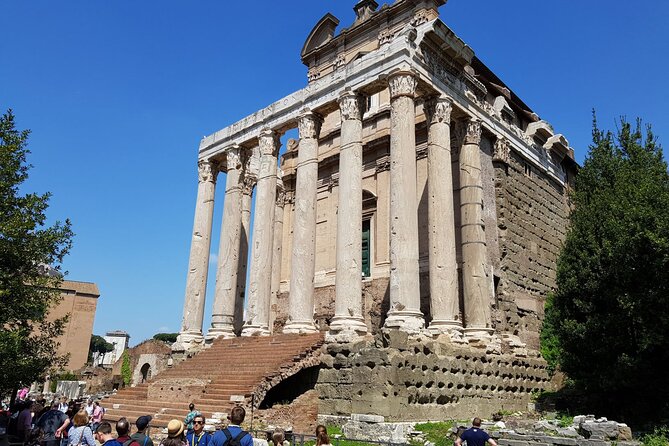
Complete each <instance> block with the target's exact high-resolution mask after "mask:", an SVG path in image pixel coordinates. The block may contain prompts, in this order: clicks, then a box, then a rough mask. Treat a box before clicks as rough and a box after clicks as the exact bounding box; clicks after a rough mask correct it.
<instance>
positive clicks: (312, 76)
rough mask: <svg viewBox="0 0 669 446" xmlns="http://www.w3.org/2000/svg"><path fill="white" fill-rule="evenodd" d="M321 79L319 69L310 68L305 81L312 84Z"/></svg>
mask: <svg viewBox="0 0 669 446" xmlns="http://www.w3.org/2000/svg"><path fill="white" fill-rule="evenodd" d="M320 77H321V69H320V68H319V67H311V68H309V71H307V80H308V81H309V82H313V81H315V80H316V79H320Z"/></svg>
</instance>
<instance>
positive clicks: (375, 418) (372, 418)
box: [351, 413, 385, 423]
mask: <svg viewBox="0 0 669 446" xmlns="http://www.w3.org/2000/svg"><path fill="white" fill-rule="evenodd" d="M351 420H353V421H358V422H364V423H383V422H384V421H385V418H384V417H382V416H381V415H368V414H364V413H352V414H351Z"/></svg>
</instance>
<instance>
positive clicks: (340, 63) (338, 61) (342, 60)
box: [332, 53, 346, 70]
mask: <svg viewBox="0 0 669 446" xmlns="http://www.w3.org/2000/svg"><path fill="white" fill-rule="evenodd" d="M345 65H346V55H345V54H344V53H341V54H337V57H336V58H335V60H334V62H333V63H332V66H333V67H334V69H335V70H338V69H340V68H342V67H344V66H345Z"/></svg>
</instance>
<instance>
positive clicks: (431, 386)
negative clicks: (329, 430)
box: [316, 338, 551, 422]
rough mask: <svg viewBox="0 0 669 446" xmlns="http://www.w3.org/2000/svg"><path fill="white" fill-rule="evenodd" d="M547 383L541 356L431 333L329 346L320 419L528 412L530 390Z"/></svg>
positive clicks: (318, 387)
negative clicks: (449, 339) (448, 339)
mask: <svg viewBox="0 0 669 446" xmlns="http://www.w3.org/2000/svg"><path fill="white" fill-rule="evenodd" d="M550 388H551V382H550V377H549V374H548V371H547V369H546V362H545V361H544V360H543V359H541V358H540V357H538V356H536V357H521V356H516V355H513V354H511V353H505V354H502V353H500V354H496V353H487V352H486V349H483V348H476V347H472V346H469V345H456V344H453V343H449V342H441V341H438V340H430V339H428V338H424V339H423V340H407V339H405V340H398V339H392V340H391V342H388V340H385V341H384V340H381V339H380V338H377V339H376V340H366V341H360V342H357V343H349V344H329V345H328V346H327V348H326V353H325V354H324V355H323V357H322V369H321V371H320V375H319V380H318V384H317V385H316V390H318V392H319V395H320V401H319V416H322V417H325V418H328V419H330V420H331V419H332V418H333V417H348V416H349V415H350V414H369V415H377V416H380V417H383V418H384V419H385V421H389V422H394V421H426V420H444V419H467V418H471V417H474V416H481V417H486V416H490V415H491V414H493V413H495V412H497V411H499V410H510V411H525V410H527V407H528V403H530V402H531V400H532V393H533V392H538V391H540V390H547V389H550Z"/></svg>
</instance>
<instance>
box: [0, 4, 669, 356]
mask: <svg viewBox="0 0 669 446" xmlns="http://www.w3.org/2000/svg"><path fill="white" fill-rule="evenodd" d="M354 3H355V2H354V0H320V1H315V0H290V1H283V2H279V1H269V0H258V1H256V2H254V3H249V2H233V1H214V0H201V1H197V2H185V1H174V0H160V1H158V0H143V1H141V2H137V1H129V0H116V1H113V2H111V1H107V2H103V1H96V0H72V1H62V2H53V1H50V0H31V1H18V0H15V1H8V0H0V4H1V5H2V14H1V15H0V30H2V31H1V32H2V38H1V39H0V54H2V55H3V57H2V62H0V109H2V110H3V111H4V110H5V109H7V108H12V109H13V110H14V113H15V114H16V116H17V123H18V126H19V127H20V128H30V129H32V136H31V138H30V149H31V151H32V154H31V155H30V162H31V163H32V164H33V165H34V166H35V167H34V169H33V170H32V171H31V177H30V179H29V181H28V183H27V184H26V188H25V190H26V191H37V192H44V191H51V192H52V193H53V198H52V200H51V207H50V209H49V216H50V218H51V219H52V220H56V219H60V220H62V219H65V218H68V217H69V218H70V219H71V220H72V222H73V227H74V231H75V233H76V238H75V239H74V248H73V250H72V252H71V254H70V255H69V257H68V258H67V259H66V261H65V269H66V270H68V271H69V276H68V278H69V279H71V280H82V281H93V282H96V283H97V284H98V285H99V287H100V291H101V293H102V296H101V298H100V301H99V304H98V311H97V316H96V320H95V329H94V331H95V333H97V334H103V333H104V332H106V331H108V330H115V329H123V330H126V331H128V332H129V333H130V334H131V344H136V343H138V342H140V341H142V340H143V339H146V338H149V337H151V336H152V335H153V334H155V333H157V332H159V331H178V330H179V326H180V321H181V315H182V305H183V294H184V287H185V277H186V269H187V266H188V254H189V248H190V236H191V230H192V223H193V213H194V206H195V196H196V188H197V173H196V171H197V169H196V161H197V147H198V143H199V140H200V138H201V137H202V136H204V135H208V134H210V133H212V132H214V131H216V130H218V129H220V128H223V127H225V126H227V125H229V124H231V123H232V122H234V121H236V120H238V119H240V118H243V117H244V116H246V115H248V114H250V113H252V112H254V111H256V110H257V109H260V108H262V107H264V106H266V105H269V104H270V103H272V102H274V101H275V100H277V99H279V98H281V97H283V96H285V95H287V94H290V93H292V92H293V91H296V90H298V89H300V88H302V87H303V86H305V85H306V67H304V66H303V65H302V64H301V62H300V58H299V54H300V50H301V48H302V45H303V43H304V40H305V39H306V37H307V35H308V34H309V32H310V30H311V29H312V27H313V26H314V25H315V24H316V22H317V21H318V20H319V19H320V18H321V17H322V16H323V15H324V14H325V13H327V12H332V13H333V14H334V15H335V16H337V17H339V19H340V20H341V26H344V27H345V26H349V25H350V24H351V23H352V21H353V11H352V7H353V5H354ZM380 3H381V2H380ZM441 16H442V20H444V21H445V22H446V24H447V25H448V26H450V27H451V29H453V31H454V32H455V33H456V34H457V35H458V36H460V37H461V38H462V39H463V40H464V41H465V42H467V43H468V44H469V45H470V46H471V47H472V48H473V49H474V51H475V52H476V54H477V56H478V57H479V58H480V59H481V60H483V61H484V63H486V64H487V65H488V66H489V67H490V68H491V69H492V70H493V71H494V72H495V73H496V74H497V75H498V76H499V77H500V78H501V79H502V80H504V81H505V83H506V84H507V85H509V87H510V88H511V89H513V90H514V91H515V92H516V93H517V94H518V95H519V96H520V97H521V98H522V99H523V100H524V101H525V102H526V103H527V104H528V105H529V106H530V107H532V108H533V110H534V111H535V112H536V113H537V114H539V115H540V116H541V117H542V118H543V119H546V120H547V121H549V122H551V123H552V124H553V126H554V128H555V130H556V131H557V132H559V133H564V134H565V135H566V137H567V138H568V139H569V141H570V143H571V145H572V146H573V147H574V148H575V149H576V156H577V159H578V161H579V162H581V161H582V160H583V158H584V156H585V154H586V153H587V146H588V143H589V141H590V132H591V110H592V108H595V109H596V110H597V113H598V119H599V122H600V125H601V126H604V127H608V128H611V127H613V126H614V119H615V117H617V116H620V115H627V116H628V117H630V118H634V117H636V116H640V117H642V118H643V119H644V120H645V121H647V122H650V123H652V124H653V125H654V129H655V132H656V134H657V135H658V136H659V137H660V140H661V141H667V138H669V122H668V120H667V111H666V110H667V104H669V90H668V89H667V86H666V78H667V74H666V72H667V71H668V69H669V66H668V61H667V60H668V59H667V55H669V33H668V31H667V23H666V22H667V18H669V3H668V2H659V1H649V0H645V1H638V2H634V3H633V4H632V3H630V2H627V1H622V0H611V1H607V2H602V1H580V2H576V1H565V0H543V1H536V0H514V1H500V0H451V1H450V2H449V3H448V4H447V5H445V6H443V7H442V8H441ZM224 180H225V179H224V177H223V176H221V177H219V186H222V185H223V184H224ZM218 192H219V194H218V196H219V199H218V200H217V203H216V210H215V217H214V235H215V237H214V239H213V241H212V251H213V252H216V251H217V249H218V237H217V233H218V231H219V230H220V221H221V215H222V210H223V200H222V199H220V197H221V196H222V193H223V188H222V187H219V188H218ZM209 285H210V286H209V289H210V292H209V293H208V303H207V309H208V311H207V318H206V320H205V329H206V327H207V326H208V324H209V320H208V317H209V312H210V311H209V310H210V307H211V302H212V299H213V294H212V291H211V290H212V289H213V274H210V280H209Z"/></svg>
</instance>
